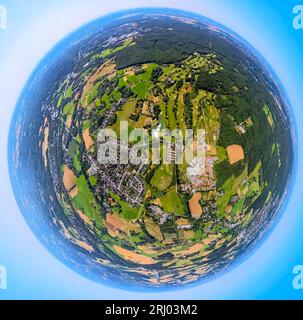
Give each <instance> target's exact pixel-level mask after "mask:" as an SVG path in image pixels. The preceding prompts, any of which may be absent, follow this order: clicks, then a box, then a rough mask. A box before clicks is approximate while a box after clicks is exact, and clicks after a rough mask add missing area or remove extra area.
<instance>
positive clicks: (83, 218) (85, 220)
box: [77, 210, 93, 226]
mask: <svg viewBox="0 0 303 320" xmlns="http://www.w3.org/2000/svg"><path fill="white" fill-rule="evenodd" d="M77 212H78V214H79V216H80V218H81V219H82V220H83V221H84V222H85V223H87V224H89V225H90V226H92V225H93V223H92V221H91V220H90V219H89V218H88V217H87V216H86V215H85V214H84V213H83V212H82V211H81V210H77Z"/></svg>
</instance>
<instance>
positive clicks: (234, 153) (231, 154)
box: [226, 144, 244, 164]
mask: <svg viewBox="0 0 303 320" xmlns="http://www.w3.org/2000/svg"><path fill="white" fill-rule="evenodd" d="M226 151H227V156H228V161H229V163H230V164H234V163H237V162H238V161H240V160H243V159H244V151H243V148H242V147H241V146H240V145H238V144H232V145H230V146H228V147H227V148H226Z"/></svg>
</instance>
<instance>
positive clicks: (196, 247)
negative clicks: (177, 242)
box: [173, 243, 204, 257]
mask: <svg viewBox="0 0 303 320" xmlns="http://www.w3.org/2000/svg"><path fill="white" fill-rule="evenodd" d="M203 248H204V245H203V244H202V243H196V244H194V245H193V246H191V247H189V248H188V249H187V250H183V251H177V252H173V254H174V255H175V256H177V257H178V256H187V255H190V254H193V253H197V252H199V251H200V250H201V249H203Z"/></svg>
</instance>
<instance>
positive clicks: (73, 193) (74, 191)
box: [69, 186, 79, 198]
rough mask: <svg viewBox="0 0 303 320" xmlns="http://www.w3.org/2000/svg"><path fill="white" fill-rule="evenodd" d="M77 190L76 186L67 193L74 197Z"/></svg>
mask: <svg viewBox="0 0 303 320" xmlns="http://www.w3.org/2000/svg"><path fill="white" fill-rule="evenodd" d="M78 192H79V189H78V187H77V186H76V187H74V188H73V189H72V190H71V191H70V192H69V195H70V197H71V198H75V196H76V195H77V194H78Z"/></svg>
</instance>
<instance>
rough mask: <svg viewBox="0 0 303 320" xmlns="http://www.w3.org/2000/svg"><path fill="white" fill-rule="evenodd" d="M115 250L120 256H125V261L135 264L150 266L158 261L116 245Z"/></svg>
mask: <svg viewBox="0 0 303 320" xmlns="http://www.w3.org/2000/svg"><path fill="white" fill-rule="evenodd" d="M114 249H115V250H116V252H117V253H118V254H120V255H121V256H123V258H124V259H126V260H130V261H132V262H134V263H138V264H142V265H149V264H155V263H157V261H155V260H154V259H152V258H150V257H147V256H144V255H142V254H138V253H135V252H133V251H130V250H127V249H123V248H121V247H119V246H117V245H114Z"/></svg>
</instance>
